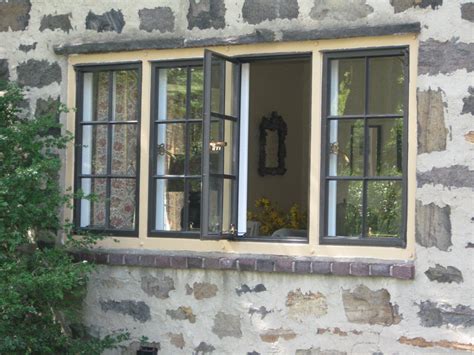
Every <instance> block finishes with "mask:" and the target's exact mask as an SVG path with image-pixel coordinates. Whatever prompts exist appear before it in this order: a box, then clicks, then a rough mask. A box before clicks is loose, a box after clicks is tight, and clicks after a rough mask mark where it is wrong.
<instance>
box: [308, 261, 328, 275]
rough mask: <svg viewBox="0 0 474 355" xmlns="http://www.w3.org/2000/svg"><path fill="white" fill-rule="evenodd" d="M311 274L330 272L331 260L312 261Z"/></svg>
mask: <svg viewBox="0 0 474 355" xmlns="http://www.w3.org/2000/svg"><path fill="white" fill-rule="evenodd" d="M312 271H313V274H323V275H325V274H330V273H331V262H330V261H313V262H312Z"/></svg>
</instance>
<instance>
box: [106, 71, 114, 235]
mask: <svg viewBox="0 0 474 355" xmlns="http://www.w3.org/2000/svg"><path fill="white" fill-rule="evenodd" d="M113 73H114V72H113V71H109V93H108V97H109V100H108V104H109V105H108V110H107V176H108V177H107V178H106V182H105V227H106V229H109V228H110V197H111V190H112V186H111V184H112V179H111V178H110V176H111V175H112V125H111V124H110V122H111V121H112V120H113V109H114V75H113Z"/></svg>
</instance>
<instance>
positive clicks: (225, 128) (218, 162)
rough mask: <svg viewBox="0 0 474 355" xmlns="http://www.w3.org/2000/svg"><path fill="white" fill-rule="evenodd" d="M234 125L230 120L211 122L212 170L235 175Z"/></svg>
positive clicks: (215, 172) (210, 148) (212, 171)
mask: <svg viewBox="0 0 474 355" xmlns="http://www.w3.org/2000/svg"><path fill="white" fill-rule="evenodd" d="M234 126H235V123H234V122H233V121H230V120H216V121H214V122H211V134H210V147H209V150H210V157H209V161H210V167H209V169H210V172H211V173H212V174H228V175H234V157H233V154H234V129H235V128H234Z"/></svg>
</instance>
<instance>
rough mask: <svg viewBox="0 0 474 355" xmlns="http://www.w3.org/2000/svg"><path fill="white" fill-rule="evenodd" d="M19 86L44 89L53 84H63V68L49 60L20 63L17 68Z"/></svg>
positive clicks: (31, 60)
mask: <svg viewBox="0 0 474 355" xmlns="http://www.w3.org/2000/svg"><path fill="white" fill-rule="evenodd" d="M17 74H18V84H19V85H21V86H30V87H37V88H42V87H43V86H47V85H49V84H52V83H55V82H56V83H60V82H61V67H60V66H59V64H58V63H56V62H53V63H50V62H48V61H47V60H36V59H29V60H28V61H27V62H23V63H20V64H19V65H18V68H17Z"/></svg>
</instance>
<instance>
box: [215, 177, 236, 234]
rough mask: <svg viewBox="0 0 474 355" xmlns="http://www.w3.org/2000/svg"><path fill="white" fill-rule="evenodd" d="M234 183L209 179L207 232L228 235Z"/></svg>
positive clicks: (219, 179) (226, 180) (229, 180)
mask: <svg viewBox="0 0 474 355" xmlns="http://www.w3.org/2000/svg"><path fill="white" fill-rule="evenodd" d="M234 184H235V181H234V180H231V179H222V178H216V177H211V178H210V179H209V190H210V191H209V232H211V233H219V232H221V231H223V232H224V233H230V229H231V224H232V213H233V206H234V204H233V199H234V198H235V196H233V187H234Z"/></svg>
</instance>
